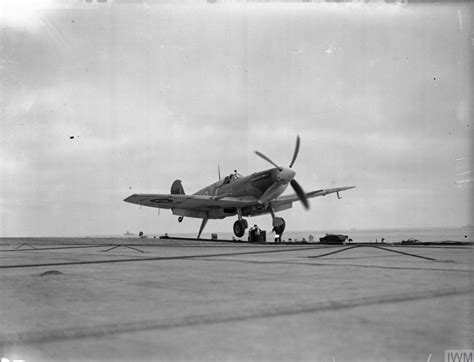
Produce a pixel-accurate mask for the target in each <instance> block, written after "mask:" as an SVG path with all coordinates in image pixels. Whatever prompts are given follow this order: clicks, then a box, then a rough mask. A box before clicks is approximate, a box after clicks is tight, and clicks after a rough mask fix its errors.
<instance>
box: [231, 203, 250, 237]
mask: <svg viewBox="0 0 474 362" xmlns="http://www.w3.org/2000/svg"><path fill="white" fill-rule="evenodd" d="M237 217H238V218H239V220H237V221H236V222H235V223H234V234H235V236H237V237H238V238H241V237H242V236H244V234H245V229H247V228H248V227H249V223H248V222H247V220H245V219H243V218H242V210H241V209H240V208H238V209H237Z"/></svg>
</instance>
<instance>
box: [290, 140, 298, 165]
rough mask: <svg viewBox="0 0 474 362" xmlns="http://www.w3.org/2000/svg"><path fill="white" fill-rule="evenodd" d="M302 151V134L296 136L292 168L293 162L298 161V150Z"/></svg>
mask: <svg viewBox="0 0 474 362" xmlns="http://www.w3.org/2000/svg"><path fill="white" fill-rule="evenodd" d="M299 151H300V136H299V135H297V136H296V145H295V151H294V152H293V159H292V160H291V163H290V168H291V167H292V166H293V164H294V163H295V161H296V157H297V156H298V152H299Z"/></svg>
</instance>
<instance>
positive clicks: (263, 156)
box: [255, 151, 280, 168]
mask: <svg viewBox="0 0 474 362" xmlns="http://www.w3.org/2000/svg"><path fill="white" fill-rule="evenodd" d="M255 153H256V154H257V155H258V156H260V157H261V158H263V159H264V160H265V161H267V162H270V163H271V164H272V165H273V166H275V167H276V168H280V166H278V165H277V164H276V163H275V162H273V161H272V160H270V159H269V158H268V157H267V156H265V155H264V154H263V153H261V152H258V151H255Z"/></svg>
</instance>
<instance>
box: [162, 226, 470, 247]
mask: <svg viewBox="0 0 474 362" xmlns="http://www.w3.org/2000/svg"><path fill="white" fill-rule="evenodd" d="M473 229H474V228H473V227H472V226H466V227H457V228H456V227H436V228H393V229H350V230H303V231H301V230H288V231H285V232H284V233H283V238H282V239H283V240H286V241H311V240H314V241H315V242H317V241H319V238H320V237H323V236H325V235H326V234H342V235H347V236H348V238H350V239H352V241H353V242H364V243H370V242H373V243H376V242H381V241H382V238H383V239H384V242H386V243H393V242H400V241H403V240H408V239H416V240H419V241H421V242H444V241H469V242H474V240H473ZM214 234H217V237H218V238H219V239H223V240H231V239H232V238H233V237H234V234H233V233H229V232H215V233H214ZM156 236H159V235H156ZM169 236H174V237H185V238H196V233H176V234H174V233H173V234H170V235H169ZM201 237H202V238H211V233H210V232H209V233H203V235H202V236H201ZM246 237H247V234H246V235H245V236H244V237H243V238H242V240H246ZM273 237H274V234H272V233H271V232H268V231H267V241H270V240H272V239H273Z"/></svg>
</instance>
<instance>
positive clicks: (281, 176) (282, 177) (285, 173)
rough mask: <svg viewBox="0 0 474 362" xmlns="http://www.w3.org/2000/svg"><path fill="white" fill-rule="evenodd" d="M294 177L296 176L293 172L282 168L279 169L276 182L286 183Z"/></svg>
mask: <svg viewBox="0 0 474 362" xmlns="http://www.w3.org/2000/svg"><path fill="white" fill-rule="evenodd" d="M295 175H296V172H295V171H293V170H292V169H291V168H287V167H282V168H281V169H279V170H278V173H277V179H278V181H283V182H284V183H288V182H290V181H291V180H293V178H294V177H295Z"/></svg>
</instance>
